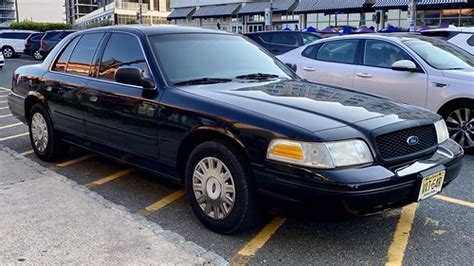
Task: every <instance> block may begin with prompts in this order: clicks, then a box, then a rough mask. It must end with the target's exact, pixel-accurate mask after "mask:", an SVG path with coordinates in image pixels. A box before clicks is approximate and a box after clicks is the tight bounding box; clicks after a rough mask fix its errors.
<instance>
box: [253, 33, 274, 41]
mask: <svg viewBox="0 0 474 266" xmlns="http://www.w3.org/2000/svg"><path fill="white" fill-rule="evenodd" d="M257 36H258V38H260V39H261V40H262V41H264V42H267V43H271V42H272V34H271V33H262V34H258V35H257Z"/></svg>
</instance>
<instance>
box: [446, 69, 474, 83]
mask: <svg viewBox="0 0 474 266" xmlns="http://www.w3.org/2000/svg"><path fill="white" fill-rule="evenodd" d="M443 75H444V76H445V77H447V78H453V79H462V80H469V81H472V82H474V68H471V69H462V70H461V69H460V70H443Z"/></svg>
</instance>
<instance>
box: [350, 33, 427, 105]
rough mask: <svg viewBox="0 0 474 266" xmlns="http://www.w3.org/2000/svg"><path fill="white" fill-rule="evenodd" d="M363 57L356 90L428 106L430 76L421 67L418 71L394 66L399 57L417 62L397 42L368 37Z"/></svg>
mask: <svg viewBox="0 0 474 266" xmlns="http://www.w3.org/2000/svg"><path fill="white" fill-rule="evenodd" d="M363 47H364V48H363V49H362V50H363V57H362V62H361V65H358V66H357V67H356V69H355V74H354V89H356V90H360V91H366V92H370V93H375V94H379V95H383V96H386V97H390V98H394V99H397V100H401V101H403V102H406V103H409V104H414V105H418V106H422V107H424V106H425V104H426V102H425V101H426V95H427V88H428V87H427V86H428V75H427V74H425V73H424V72H423V70H422V69H421V67H420V66H419V65H417V66H418V70H417V71H416V72H409V71H395V70H392V69H391V66H392V64H393V63H394V62H396V61H398V60H410V61H412V62H414V63H415V64H417V63H416V60H414V59H413V58H412V57H411V56H410V55H409V54H408V53H407V52H406V51H404V50H403V49H402V48H401V47H399V46H398V45H396V44H394V43H389V42H386V41H381V40H365V41H364V44H363Z"/></svg>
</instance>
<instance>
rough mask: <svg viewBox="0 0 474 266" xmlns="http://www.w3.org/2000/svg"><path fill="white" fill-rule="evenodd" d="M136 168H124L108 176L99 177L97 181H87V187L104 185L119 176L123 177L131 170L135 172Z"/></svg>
mask: <svg viewBox="0 0 474 266" xmlns="http://www.w3.org/2000/svg"><path fill="white" fill-rule="evenodd" d="M133 171H134V170H133V169H126V170H123V171H120V172H117V173H115V174H112V175H109V176H106V177H102V178H99V179H97V180H95V181H92V182H90V183H87V184H86V185H85V186H86V187H87V188H93V187H96V186H100V185H103V184H105V183H107V182H110V181H112V180H115V179H117V178H119V177H122V176H124V175H128V174H130V173H131V172H133Z"/></svg>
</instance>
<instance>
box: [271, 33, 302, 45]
mask: <svg viewBox="0 0 474 266" xmlns="http://www.w3.org/2000/svg"><path fill="white" fill-rule="evenodd" d="M272 43H275V44H283V45H291V46H297V45H299V41H298V35H297V34H296V33H294V32H276V33H274V34H273V38H272Z"/></svg>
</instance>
